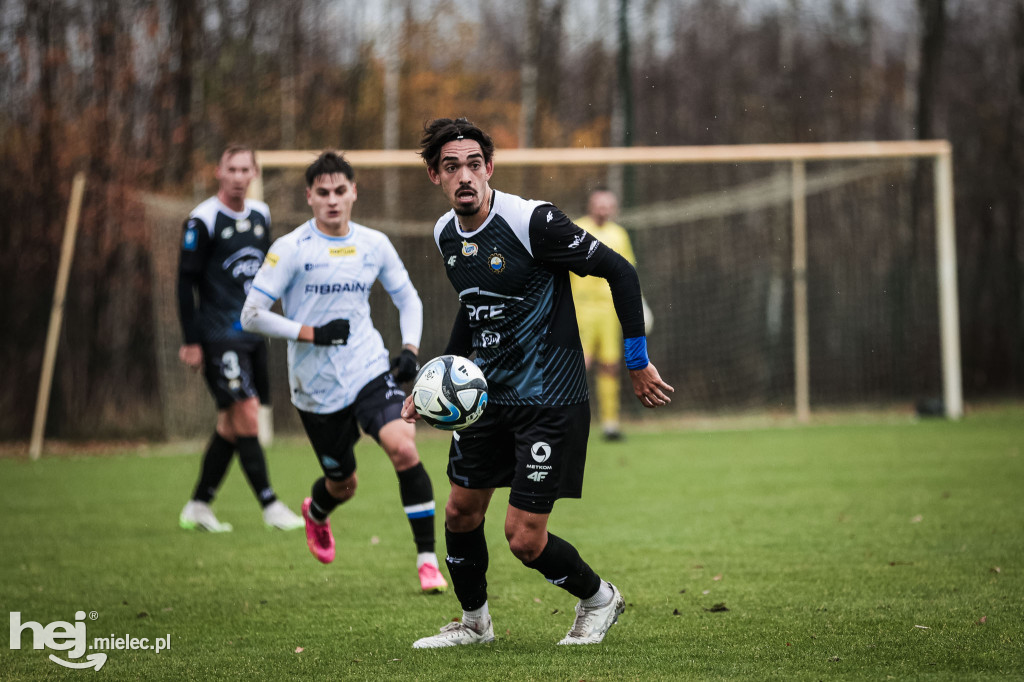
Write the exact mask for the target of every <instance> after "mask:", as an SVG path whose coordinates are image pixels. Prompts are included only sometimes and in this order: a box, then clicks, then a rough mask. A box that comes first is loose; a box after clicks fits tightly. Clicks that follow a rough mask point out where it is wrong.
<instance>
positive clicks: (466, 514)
mask: <svg viewBox="0 0 1024 682" xmlns="http://www.w3.org/2000/svg"><path fill="white" fill-rule="evenodd" d="M483 521H484V512H483V511H482V510H480V509H476V508H475V507H469V506H467V505H465V504H460V503H459V502H458V501H457V500H454V499H452V498H451V497H449V498H448V503H447V504H445V506H444V525H445V526H446V527H447V528H448V530H450V531H452V532H454V533H468V532H470V531H472V530H476V529H477V528H479V527H480V524H481V523H483Z"/></svg>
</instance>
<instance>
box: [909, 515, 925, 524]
mask: <svg viewBox="0 0 1024 682" xmlns="http://www.w3.org/2000/svg"><path fill="white" fill-rule="evenodd" d="M922 521H924V516H922V515H921V514H918V515H917V516H914V517H912V518H911V519H910V522H911V523H921V522H922Z"/></svg>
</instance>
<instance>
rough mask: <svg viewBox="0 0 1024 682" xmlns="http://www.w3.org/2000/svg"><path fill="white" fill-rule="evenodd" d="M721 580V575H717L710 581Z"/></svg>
mask: <svg viewBox="0 0 1024 682" xmlns="http://www.w3.org/2000/svg"><path fill="white" fill-rule="evenodd" d="M721 579H722V574H721V573H719V574H718V575H716V576H715V577H714V578H712V580H721Z"/></svg>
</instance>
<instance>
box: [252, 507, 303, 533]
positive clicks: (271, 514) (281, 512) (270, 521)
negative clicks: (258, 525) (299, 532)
mask: <svg viewBox="0 0 1024 682" xmlns="http://www.w3.org/2000/svg"><path fill="white" fill-rule="evenodd" d="M263 523H265V524H267V527H268V528H280V529H281V530H295V529H296V528H304V527H305V525H306V522H305V521H304V520H303V519H302V517H301V516H299V515H298V514H296V513H295V512H293V511H292V510H291V509H289V508H288V506H287V505H286V504H285V503H284V502H282V501H281V500H274V501H273V502H271V503H270V504H268V505H267V506H266V507H265V508H264V509H263Z"/></svg>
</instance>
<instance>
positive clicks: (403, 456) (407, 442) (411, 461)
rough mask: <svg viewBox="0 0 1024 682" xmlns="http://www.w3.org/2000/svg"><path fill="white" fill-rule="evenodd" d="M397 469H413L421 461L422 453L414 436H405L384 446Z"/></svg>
mask: <svg viewBox="0 0 1024 682" xmlns="http://www.w3.org/2000/svg"><path fill="white" fill-rule="evenodd" d="M384 451H385V452H387V454H388V458H389V459H390V460H391V464H392V465H393V466H394V467H395V471H405V470H406V469H411V468H412V467H414V466H416V465H417V464H419V462H420V453H419V451H418V450H417V449H416V442H415V441H414V440H413V439H412V438H403V439H401V440H398V441H395V442H394V443H391V444H389V446H388V447H385V448H384Z"/></svg>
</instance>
